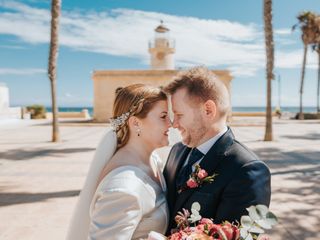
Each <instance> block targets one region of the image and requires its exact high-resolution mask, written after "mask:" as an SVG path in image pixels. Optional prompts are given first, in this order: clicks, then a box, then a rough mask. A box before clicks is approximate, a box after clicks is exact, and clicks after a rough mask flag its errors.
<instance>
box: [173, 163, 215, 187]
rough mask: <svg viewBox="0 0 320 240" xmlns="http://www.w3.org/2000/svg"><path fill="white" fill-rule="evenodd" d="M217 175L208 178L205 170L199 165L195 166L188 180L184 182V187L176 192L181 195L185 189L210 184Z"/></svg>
mask: <svg viewBox="0 0 320 240" xmlns="http://www.w3.org/2000/svg"><path fill="white" fill-rule="evenodd" d="M217 175H218V174H216V173H214V174H212V175H210V176H208V173H207V171H206V170H204V169H202V168H201V167H200V165H199V164H197V165H195V170H194V172H192V173H191V174H190V178H189V179H188V181H187V182H186V184H185V185H184V186H182V187H181V189H180V190H179V191H178V193H181V192H183V191H185V190H187V189H190V188H197V187H200V186H202V185H203V184H204V183H212V182H213V181H214V178H215V177H216V176H217Z"/></svg>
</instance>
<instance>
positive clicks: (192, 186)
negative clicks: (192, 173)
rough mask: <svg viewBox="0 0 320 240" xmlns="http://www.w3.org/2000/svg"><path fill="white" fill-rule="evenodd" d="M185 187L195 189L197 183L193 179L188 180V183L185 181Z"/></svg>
mask: <svg viewBox="0 0 320 240" xmlns="http://www.w3.org/2000/svg"><path fill="white" fill-rule="evenodd" d="M187 186H188V187H189V188H196V187H198V186H199V185H198V183H197V182H196V181H195V180H194V179H193V178H190V179H189V180H188V181H187Z"/></svg>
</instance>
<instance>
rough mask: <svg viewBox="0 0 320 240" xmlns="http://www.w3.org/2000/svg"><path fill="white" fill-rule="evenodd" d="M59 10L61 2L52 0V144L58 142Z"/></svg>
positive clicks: (50, 61)
mask: <svg viewBox="0 0 320 240" xmlns="http://www.w3.org/2000/svg"><path fill="white" fill-rule="evenodd" d="M60 9H61V0H52V2H51V38H50V53H49V66H48V76H49V79H50V83H51V101H52V142H58V141H60V133H59V123H58V106H57V100H56V98H57V97H56V95H57V93H56V77H57V58H58V49H59V46H58V37H59V16H60Z"/></svg>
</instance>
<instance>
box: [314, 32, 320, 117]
mask: <svg viewBox="0 0 320 240" xmlns="http://www.w3.org/2000/svg"><path fill="white" fill-rule="evenodd" d="M314 50H315V51H316V52H317V53H318V86H317V113H320V106H319V95H320V37H319V43H318V44H316V45H314Z"/></svg>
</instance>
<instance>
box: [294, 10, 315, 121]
mask: <svg viewBox="0 0 320 240" xmlns="http://www.w3.org/2000/svg"><path fill="white" fill-rule="evenodd" d="M297 19H298V21H299V22H298V23H297V24H295V25H294V26H293V27H292V29H293V30H294V29H295V28H296V27H297V26H300V29H301V32H302V35H301V39H302V42H303V45H304V48H303V61H302V70H301V81H300V110H299V119H304V115H303V104H302V96H303V85H304V76H305V69H306V62H307V52H308V45H309V44H315V43H316V42H315V41H316V36H317V30H316V24H315V20H316V14H315V13H313V12H302V13H300V14H299V15H298V16H297Z"/></svg>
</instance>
